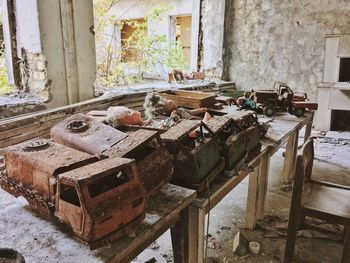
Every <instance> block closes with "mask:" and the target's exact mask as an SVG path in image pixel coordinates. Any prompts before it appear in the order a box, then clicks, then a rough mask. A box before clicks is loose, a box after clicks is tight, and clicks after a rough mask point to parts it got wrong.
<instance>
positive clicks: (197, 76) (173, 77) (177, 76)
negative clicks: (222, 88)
mask: <svg viewBox="0 0 350 263" xmlns="http://www.w3.org/2000/svg"><path fill="white" fill-rule="evenodd" d="M204 78H205V73H204V72H195V71H194V72H192V73H191V74H187V73H184V72H182V71H179V70H172V71H171V72H169V73H168V82H172V81H176V82H179V81H184V80H204Z"/></svg>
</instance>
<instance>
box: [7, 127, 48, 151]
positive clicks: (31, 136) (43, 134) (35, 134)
mask: <svg viewBox="0 0 350 263" xmlns="http://www.w3.org/2000/svg"><path fill="white" fill-rule="evenodd" d="M50 130H51V127H48V128H46V129H43V130H40V131H37V132H31V133H28V134H21V135H19V136H16V137H13V138H9V139H6V140H2V141H0V148H5V147H7V146H10V145H13V144H17V143H20V142H23V141H27V140H30V139H34V138H38V137H44V138H48V137H50Z"/></svg>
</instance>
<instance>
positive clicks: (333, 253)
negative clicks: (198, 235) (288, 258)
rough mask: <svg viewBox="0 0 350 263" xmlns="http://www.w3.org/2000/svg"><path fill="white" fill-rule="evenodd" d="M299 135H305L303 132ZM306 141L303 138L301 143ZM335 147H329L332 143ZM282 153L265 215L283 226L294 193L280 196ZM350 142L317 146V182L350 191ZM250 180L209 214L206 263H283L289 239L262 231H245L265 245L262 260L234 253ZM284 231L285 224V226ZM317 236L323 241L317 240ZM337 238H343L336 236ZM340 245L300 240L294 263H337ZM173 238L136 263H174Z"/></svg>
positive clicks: (317, 143)
mask: <svg viewBox="0 0 350 263" xmlns="http://www.w3.org/2000/svg"><path fill="white" fill-rule="evenodd" d="M300 134H303V132H301V133H300ZM300 139H302V138H300ZM330 141H331V142H330ZM282 153H283V149H281V150H279V151H278V152H276V153H275V155H274V156H273V157H272V159H271V164H270V174H269V186H268V195H267V203H266V209H265V211H266V215H274V216H278V217H280V218H281V219H282V221H283V222H285V221H286V219H287V218H288V215H289V206H290V198H291V192H283V191H281V190H280V174H281V172H282V165H283V161H284V158H283V156H282ZM349 159H350V142H349V141H346V140H342V141H337V140H329V139H325V138H319V139H317V140H315V162H314V173H313V176H314V177H315V178H319V179H323V180H328V181H332V182H336V183H342V184H346V185H350V173H349V171H350V161H349ZM247 179H248V178H246V179H245V180H244V181H243V182H242V183H241V184H240V185H238V187H236V188H235V189H234V190H233V191H232V192H231V193H230V194H229V195H228V196H226V197H225V198H224V199H223V200H222V201H221V202H220V203H219V204H218V205H217V206H216V207H215V208H214V209H213V210H212V211H211V213H210V225H209V236H210V238H209V239H208V250H207V255H208V256H207V258H208V262H248V263H250V262H259V263H260V262H268V263H271V262H281V258H282V256H283V253H284V246H285V241H286V239H285V238H284V237H282V238H266V237H264V236H263V234H264V231H263V230H261V229H260V230H259V229H258V230H255V231H248V230H244V235H245V236H246V237H247V238H248V239H249V240H250V241H253V240H254V241H258V242H259V243H260V244H261V253H260V254H259V255H258V256H253V255H250V254H247V255H246V256H243V257H240V256H237V255H235V254H234V253H233V252H232V246H233V238H234V236H235V234H236V233H237V232H238V231H239V230H240V229H241V228H243V227H244V223H245V222H244V215H245V207H246V197H247V189H248V180H247ZM285 225H286V222H285ZM318 236H319V235H318ZM338 237H339V236H338ZM342 248H343V247H342V244H341V242H339V241H333V240H331V239H330V238H327V236H325V238H298V239H297V245H296V249H295V255H296V257H295V262H308V263H312V262H315V263H316V262H317V263H319V262H339V261H340V257H341V253H342ZM171 253H172V252H171V243H170V234H169V233H168V232H167V233H166V234H164V235H163V236H162V237H161V238H160V239H159V240H157V241H156V242H155V243H154V244H153V245H152V246H151V247H150V248H149V249H148V250H146V251H145V252H144V253H143V254H141V255H140V256H139V257H138V258H137V259H136V260H135V262H145V261H147V260H149V259H151V258H155V259H156V261H157V262H172V255H171Z"/></svg>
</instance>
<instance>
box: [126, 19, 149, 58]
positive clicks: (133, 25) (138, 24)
mask: <svg viewBox="0 0 350 263" xmlns="http://www.w3.org/2000/svg"><path fill="white" fill-rule="evenodd" d="M120 24H121V26H120V27H121V28H120V38H121V47H122V61H123V62H136V61H137V60H138V56H139V54H138V52H137V48H136V45H137V43H138V41H139V40H140V38H142V35H139V34H143V36H146V35H147V22H146V20H145V19H143V18H142V19H133V20H122V21H121V23H120ZM138 29H139V30H138Z"/></svg>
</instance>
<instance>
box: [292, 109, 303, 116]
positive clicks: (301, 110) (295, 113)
mask: <svg viewBox="0 0 350 263" xmlns="http://www.w3.org/2000/svg"><path fill="white" fill-rule="evenodd" d="M304 113H305V109H295V110H294V115H295V116H297V117H303V116H304Z"/></svg>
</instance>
